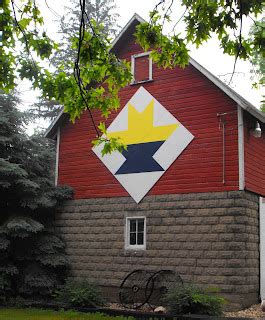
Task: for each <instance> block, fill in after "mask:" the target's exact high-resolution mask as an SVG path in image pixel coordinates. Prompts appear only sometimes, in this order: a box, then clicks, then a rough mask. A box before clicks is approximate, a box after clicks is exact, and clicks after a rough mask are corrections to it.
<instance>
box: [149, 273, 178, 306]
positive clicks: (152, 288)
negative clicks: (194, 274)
mask: <svg viewBox="0 0 265 320" xmlns="http://www.w3.org/2000/svg"><path fill="white" fill-rule="evenodd" d="M182 285H183V281H182V279H181V277H180V275H179V274H177V273H176V272H175V271H172V270H160V271H158V272H156V273H154V274H153V275H152V276H151V277H150V278H149V280H148V281H147V284H146V290H145V292H146V297H148V299H147V302H148V304H149V305H150V306H151V307H152V308H153V309H154V308H155V307H157V306H160V305H163V304H164V301H163V299H164V297H165V295H166V294H167V293H168V292H169V291H171V290H172V289H175V288H177V287H178V286H182Z"/></svg>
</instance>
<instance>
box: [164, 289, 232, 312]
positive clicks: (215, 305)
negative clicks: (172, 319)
mask: <svg viewBox="0 0 265 320" xmlns="http://www.w3.org/2000/svg"><path fill="white" fill-rule="evenodd" d="M215 291H216V290H215ZM164 302H165V304H166V305H167V307H168V308H169V309H170V311H171V312H174V313H176V314H187V313H193V314H205V315H215V316H218V315H220V314H222V308H223V305H224V304H225V303H226V300H225V299H224V298H222V297H219V296H216V295H215V294H213V290H209V289H208V290H207V289H202V288H199V287H196V286H195V285H183V286H179V287H176V288H174V289H173V290H171V291H169V292H168V293H167V294H166V296H165V298H164Z"/></svg>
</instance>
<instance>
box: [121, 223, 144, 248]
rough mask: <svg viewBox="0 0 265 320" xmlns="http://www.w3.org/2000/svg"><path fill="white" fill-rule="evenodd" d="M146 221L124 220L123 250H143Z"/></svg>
mask: <svg viewBox="0 0 265 320" xmlns="http://www.w3.org/2000/svg"><path fill="white" fill-rule="evenodd" d="M145 247H146V219H145V217H130V218H126V232H125V248H126V249H136V250H137V249H145Z"/></svg>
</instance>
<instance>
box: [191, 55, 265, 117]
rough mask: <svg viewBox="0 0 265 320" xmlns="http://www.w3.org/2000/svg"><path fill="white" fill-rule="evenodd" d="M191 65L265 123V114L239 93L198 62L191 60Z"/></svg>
mask: <svg viewBox="0 0 265 320" xmlns="http://www.w3.org/2000/svg"><path fill="white" fill-rule="evenodd" d="M190 64H191V65H192V66H193V67H194V68H196V69H197V70H199V71H200V72H201V73H202V74H203V75H205V77H207V78H208V79H209V80H210V81H212V82H213V83H214V84H215V85H216V86H217V87H219V88H220V89H221V90H222V91H223V92H224V93H226V94H227V95H228V96H229V97H230V98H231V99H232V100H234V101H235V102H236V103H237V104H238V105H239V106H240V107H241V108H242V109H244V110H246V111H248V112H249V113H250V114H252V115H253V116H254V117H256V118H257V119H258V120H260V121H261V122H263V123H265V113H263V112H261V111H260V110H259V109H257V108H256V107H255V106H254V105H253V104H251V103H250V102H248V101H247V100H246V99H244V98H243V97H242V96H240V95H239V94H238V93H237V92H235V91H234V90H233V89H231V88H230V87H229V86H227V85H226V84H225V83H223V82H222V81H221V80H220V79H218V78H217V77H216V76H215V75H213V74H212V73H211V72H210V71H208V70H206V69H205V68H204V67H203V66H201V65H200V64H199V63H198V62H197V61H195V60H194V59H192V58H190Z"/></svg>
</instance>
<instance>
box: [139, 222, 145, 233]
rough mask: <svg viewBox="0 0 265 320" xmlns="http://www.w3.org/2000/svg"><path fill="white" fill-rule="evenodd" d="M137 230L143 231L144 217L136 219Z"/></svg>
mask: <svg viewBox="0 0 265 320" xmlns="http://www.w3.org/2000/svg"><path fill="white" fill-rule="evenodd" d="M138 231H139V232H143V231H144V219H138Z"/></svg>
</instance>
